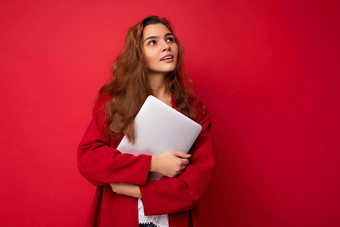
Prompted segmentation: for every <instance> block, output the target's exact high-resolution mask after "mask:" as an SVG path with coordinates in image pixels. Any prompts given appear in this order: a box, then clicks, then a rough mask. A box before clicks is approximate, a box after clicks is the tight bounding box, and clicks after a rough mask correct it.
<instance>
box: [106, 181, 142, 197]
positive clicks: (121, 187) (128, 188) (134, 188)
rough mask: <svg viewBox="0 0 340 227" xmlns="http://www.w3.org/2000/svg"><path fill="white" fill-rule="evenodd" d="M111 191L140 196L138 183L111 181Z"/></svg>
mask: <svg viewBox="0 0 340 227" xmlns="http://www.w3.org/2000/svg"><path fill="white" fill-rule="evenodd" d="M110 186H111V188H112V191H114V192H115V193H117V194H121V195H127V196H131V197H135V198H142V195H141V193H140V189H139V186H138V185H135V184H126V183H112V184H110Z"/></svg>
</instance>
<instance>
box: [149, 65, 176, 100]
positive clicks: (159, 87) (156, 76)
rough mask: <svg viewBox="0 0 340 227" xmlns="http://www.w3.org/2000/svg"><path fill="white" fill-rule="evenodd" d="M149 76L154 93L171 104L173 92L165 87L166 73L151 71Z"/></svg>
mask: <svg viewBox="0 0 340 227" xmlns="http://www.w3.org/2000/svg"><path fill="white" fill-rule="evenodd" d="M148 76H149V82H150V87H151V90H152V93H153V95H154V96H155V97H156V98H158V99H159V100H161V101H163V102H165V103H167V104H171V94H170V93H169V92H168V91H167V90H166V88H165V74H163V73H151V72H150V73H149V74H148ZM169 100H170V103H169Z"/></svg>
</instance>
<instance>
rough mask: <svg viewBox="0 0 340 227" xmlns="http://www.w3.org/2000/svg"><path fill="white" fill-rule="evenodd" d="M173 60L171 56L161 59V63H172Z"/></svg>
mask: <svg viewBox="0 0 340 227" xmlns="http://www.w3.org/2000/svg"><path fill="white" fill-rule="evenodd" d="M173 59H174V57H173V56H166V57H164V58H162V59H161V61H172V60H173Z"/></svg>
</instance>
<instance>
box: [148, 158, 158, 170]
mask: <svg viewBox="0 0 340 227" xmlns="http://www.w3.org/2000/svg"><path fill="white" fill-rule="evenodd" d="M157 162H158V157H157V156H155V155H153V156H152V158H151V163H150V168H149V172H157V170H158V167H157Z"/></svg>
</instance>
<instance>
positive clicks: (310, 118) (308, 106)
mask: <svg viewBox="0 0 340 227" xmlns="http://www.w3.org/2000/svg"><path fill="white" fill-rule="evenodd" d="M339 6H340V4H339V1H336V0H334V1H316V0H310V1H292V0H289V1H283V0H282V1H246V0H235V1H222V0H220V1H217V0H215V1H129V0H124V1H105V0H101V1H76V0H70V1H51V0H50V1H7V2H5V3H2V4H1V7H0V24H1V36H0V53H1V56H0V58H1V59H0V66H1V67H0V88H1V89H0V93H1V102H0V108H1V109H0V110H1V111H0V150H1V153H0V160H1V164H0V170H1V172H0V174H1V175H0V183H1V187H0V196H1V197H0V199H1V200H0V209H1V210H0V225H1V226H83V225H84V223H85V220H86V217H87V214H88V211H89V208H90V203H91V201H92V198H93V194H94V190H95V188H94V187H93V186H92V185H91V184H90V183H88V182H87V181H86V180H85V179H83V178H82V177H81V176H80V174H79V173H78V170H77V163H76V147H77V145H78V143H79V141H80V138H81V136H82V135H83V133H84V130H85V128H86V126H87V124H88V123H89V120H90V117H91V109H92V105H93V101H94V99H95V96H96V93H97V91H98V89H99V87H100V86H101V85H102V84H103V83H104V82H105V81H106V79H107V78H108V77H109V74H110V67H111V65H112V61H113V60H114V58H115V57H116V56H117V54H118V53H119V50H120V49H121V47H122V45H123V40H124V34H125V32H126V30H127V28H128V27H129V26H130V25H132V24H135V23H136V22H138V21H139V20H140V19H141V18H143V17H145V16H148V15H150V14H157V15H161V16H165V17H167V18H168V19H169V20H170V21H171V22H172V24H173V25H174V28H175V32H176V33H177V35H178V37H179V39H180V41H181V42H182V44H183V46H184V47H185V50H186V61H185V65H186V68H187V71H188V72H189V74H190V75H191V77H192V78H193V80H194V82H195V86H196V91H197V95H198V96H199V97H200V98H201V99H202V101H203V102H204V103H205V104H206V105H207V106H208V108H209V109H210V110H211V112H212V121H213V124H214V128H213V133H214V152H215V156H216V174H215V181H214V183H213V185H212V188H211V191H210V193H209V194H208V195H207V197H205V198H204V200H203V201H202V205H201V206H200V209H201V212H202V214H204V215H202V216H201V218H202V226H213V225H212V224H215V226H261V227H263V226H279V227H286V226H312V227H314V226H339V223H340V208H339V204H340V193H339V190H340V185H339V169H340V168H339V161H340V155H339V150H340V149H339V142H338V141H339V138H338V137H339V132H338V130H339V120H338V118H337V117H338V116H339V99H338V97H339V92H338V87H339V75H340V74H339V69H338V66H339V60H340V58H339V18H340V16H339V8H340V7H339ZM208 221H210V222H211V223H212V224H211V225H209V224H207V223H208ZM222 223H224V224H222Z"/></svg>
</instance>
